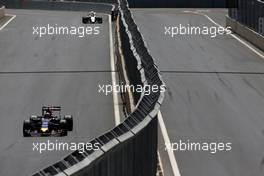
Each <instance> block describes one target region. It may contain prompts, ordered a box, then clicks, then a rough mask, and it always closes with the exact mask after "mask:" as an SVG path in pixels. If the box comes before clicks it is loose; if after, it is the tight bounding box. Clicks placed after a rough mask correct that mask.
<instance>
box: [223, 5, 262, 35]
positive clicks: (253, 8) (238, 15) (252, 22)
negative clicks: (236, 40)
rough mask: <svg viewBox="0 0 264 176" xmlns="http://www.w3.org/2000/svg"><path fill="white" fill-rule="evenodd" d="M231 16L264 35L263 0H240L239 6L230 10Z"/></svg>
mask: <svg viewBox="0 0 264 176" xmlns="http://www.w3.org/2000/svg"><path fill="white" fill-rule="evenodd" d="M228 15H229V17H230V18H232V19H234V20H236V21H238V22H239V23H240V24H243V25H245V26H247V27H248V28H250V29H253V30H254V31H256V32H258V33H261V34H262V35H263V36H264V23H263V22H262V24H261V19H263V20H264V1H263V0H238V8H232V9H229V10H228Z"/></svg>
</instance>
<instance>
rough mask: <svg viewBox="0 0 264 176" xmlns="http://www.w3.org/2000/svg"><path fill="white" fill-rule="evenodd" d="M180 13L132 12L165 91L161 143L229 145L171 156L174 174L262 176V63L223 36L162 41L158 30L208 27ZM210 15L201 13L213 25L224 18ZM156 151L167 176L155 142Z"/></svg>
mask: <svg viewBox="0 0 264 176" xmlns="http://www.w3.org/2000/svg"><path fill="white" fill-rule="evenodd" d="M183 10H185V9H177V10H176V9H175V10H170V9H156V10H144V9H142V10H134V11H133V14H134V17H135V20H136V23H137V24H138V26H139V29H140V30H141V32H142V33H143V36H144V38H145V40H146V42H147V45H148V48H149V50H150V52H151V54H152V56H153V57H154V58H155V59H156V61H157V64H158V65H159V68H160V70H162V71H163V78H164V81H165V82H166V84H167V88H168V89H167V96H166V98H165V102H164V104H163V106H162V109H161V112H162V114H163V118H164V121H165V125H166V127H167V130H168V133H169V137H170V139H171V142H173V143H174V142H177V143H179V140H182V141H186V140H188V139H189V140H190V141H191V142H200V143H203V142H207V143H210V142H230V143H232V150H231V151H229V152H223V151H220V152H217V153H216V154H211V153H209V152H201V151H200V152H198V151H185V152H183V151H177V152H174V154H175V156H176V159H177V162H178V166H179V169H180V172H181V175H182V176H193V175H197V176H212V175H214V176H249V175H250V176H262V175H263V174H264V164H263V163H264V162H263V161H264V159H263V158H264V151H263V145H264V136H263V134H264V133H263V131H264V118H263V113H264V110H263V105H264V73H263V72H264V61H263V60H261V58H260V57H258V56H257V55H256V54H254V53H253V52H252V51H251V50H249V49H248V48H247V47H245V46H244V45H242V44H241V43H239V42H238V41H237V40H235V39H234V38H232V37H231V36H227V35H224V36H217V37H216V38H210V37H208V36H177V37H175V38H169V37H168V36H165V35H164V32H165V30H164V26H165V25H168V26H177V25H179V24H180V23H181V24H183V25H187V24H190V25H192V26H201V27H202V26H212V25H213V24H212V23H211V22H210V21H209V20H208V19H206V18H205V17H203V16H199V15H194V14H186V13H182V12H181V11H183ZM216 10H218V12H217V13H215V12H214V10H211V11H210V12H206V14H207V15H209V16H210V17H212V18H213V19H214V20H216V22H218V23H220V24H221V23H223V20H224V16H225V13H224V11H223V12H221V10H220V11H219V9H216ZM213 72H219V73H217V74H216V73H213ZM159 136H160V137H162V135H161V134H159ZM159 150H160V153H161V158H162V162H163V166H164V169H165V176H171V175H172V172H171V168H170V162H169V159H168V156H167V154H166V152H164V141H163V139H160V140H159Z"/></svg>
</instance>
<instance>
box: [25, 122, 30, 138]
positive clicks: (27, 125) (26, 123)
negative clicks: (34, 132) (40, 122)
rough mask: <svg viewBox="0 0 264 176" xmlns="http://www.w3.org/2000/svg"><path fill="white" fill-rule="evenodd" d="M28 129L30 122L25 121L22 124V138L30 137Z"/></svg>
mask: <svg viewBox="0 0 264 176" xmlns="http://www.w3.org/2000/svg"><path fill="white" fill-rule="evenodd" d="M30 127H31V124H30V120H25V121H24V124H23V136H24V137H29V136H30V134H29V133H28V132H27V131H28V130H30Z"/></svg>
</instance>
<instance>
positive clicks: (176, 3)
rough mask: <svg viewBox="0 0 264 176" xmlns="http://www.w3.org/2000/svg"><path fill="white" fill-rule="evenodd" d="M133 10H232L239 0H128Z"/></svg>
mask: <svg viewBox="0 0 264 176" xmlns="http://www.w3.org/2000/svg"><path fill="white" fill-rule="evenodd" d="M128 2H129V4H130V7H132V8H231V7H236V6H237V0H128Z"/></svg>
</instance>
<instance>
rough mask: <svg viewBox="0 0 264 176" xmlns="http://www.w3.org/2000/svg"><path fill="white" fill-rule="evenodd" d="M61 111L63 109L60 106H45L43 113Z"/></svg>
mask: <svg viewBox="0 0 264 176" xmlns="http://www.w3.org/2000/svg"><path fill="white" fill-rule="evenodd" d="M48 110H50V111H61V107H60V106H43V107H42V112H44V111H48Z"/></svg>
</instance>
